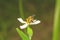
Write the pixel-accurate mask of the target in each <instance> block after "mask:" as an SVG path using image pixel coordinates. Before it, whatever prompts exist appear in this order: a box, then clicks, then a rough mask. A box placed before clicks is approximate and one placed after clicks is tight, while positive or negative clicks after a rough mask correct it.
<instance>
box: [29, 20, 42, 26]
mask: <svg viewBox="0 0 60 40" xmlns="http://www.w3.org/2000/svg"><path fill="white" fill-rule="evenodd" d="M40 22H41V21H39V20H34V21H33V22H31V23H30V25H35V24H39V23H40Z"/></svg>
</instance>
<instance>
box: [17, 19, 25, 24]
mask: <svg viewBox="0 0 60 40" xmlns="http://www.w3.org/2000/svg"><path fill="white" fill-rule="evenodd" d="M18 20H19V21H20V22H21V23H26V22H25V21H23V19H22V18H18Z"/></svg>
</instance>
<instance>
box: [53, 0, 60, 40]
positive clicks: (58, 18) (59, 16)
mask: <svg viewBox="0 0 60 40" xmlns="http://www.w3.org/2000/svg"><path fill="white" fill-rule="evenodd" d="M59 31H60V0H56V6H55V15H54V29H53V40H59Z"/></svg>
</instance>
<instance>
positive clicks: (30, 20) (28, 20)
mask: <svg viewBox="0 0 60 40" xmlns="http://www.w3.org/2000/svg"><path fill="white" fill-rule="evenodd" d="M34 16H35V15H32V16H29V17H28V18H27V19H26V22H27V23H30V22H33V20H34Z"/></svg>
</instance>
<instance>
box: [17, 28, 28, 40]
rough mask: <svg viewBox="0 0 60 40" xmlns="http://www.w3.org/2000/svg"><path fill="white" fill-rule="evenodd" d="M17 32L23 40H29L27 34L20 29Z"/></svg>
mask: <svg viewBox="0 0 60 40" xmlns="http://www.w3.org/2000/svg"><path fill="white" fill-rule="evenodd" d="M16 31H17V32H18V34H19V36H20V37H21V38H22V40H29V38H28V36H27V35H26V34H25V33H23V32H22V31H21V30H20V29H19V28H16Z"/></svg>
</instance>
